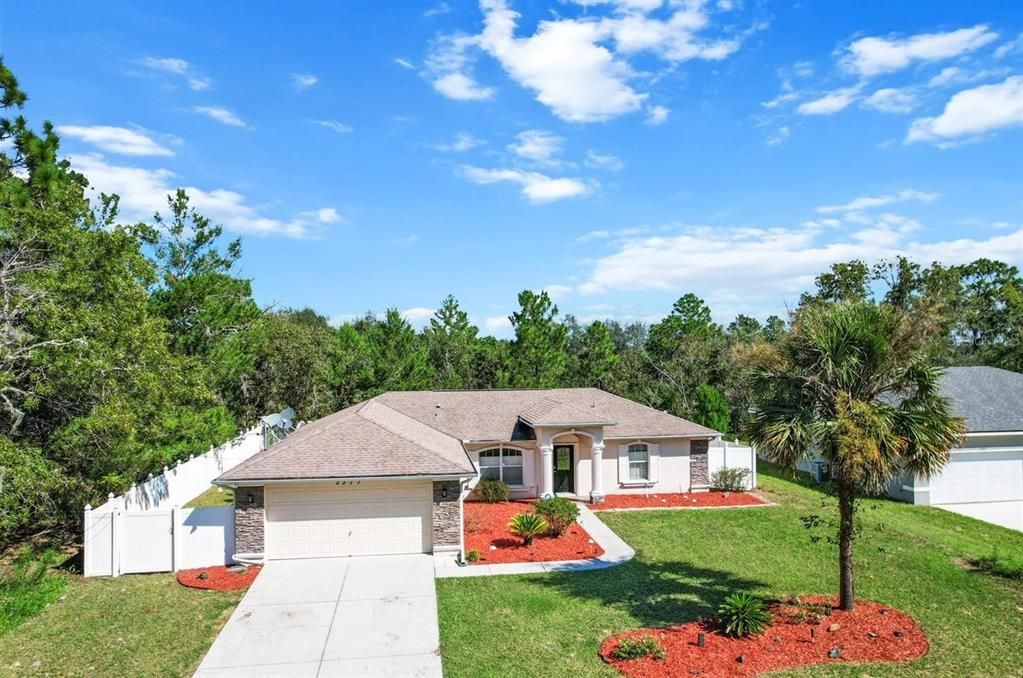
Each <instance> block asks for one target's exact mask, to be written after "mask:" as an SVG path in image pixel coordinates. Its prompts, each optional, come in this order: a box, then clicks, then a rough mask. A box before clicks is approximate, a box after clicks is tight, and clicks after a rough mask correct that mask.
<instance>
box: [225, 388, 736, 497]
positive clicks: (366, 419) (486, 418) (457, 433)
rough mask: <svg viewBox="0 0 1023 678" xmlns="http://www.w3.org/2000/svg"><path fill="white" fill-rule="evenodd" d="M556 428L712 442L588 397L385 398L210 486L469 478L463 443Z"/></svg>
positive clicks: (700, 430)
mask: <svg viewBox="0 0 1023 678" xmlns="http://www.w3.org/2000/svg"><path fill="white" fill-rule="evenodd" d="M555 425H557V426H565V427H577V428H583V427H584V426H603V427H604V437H605V438H616V437H617V438H627V437H628V438H641V437H651V436H664V437H670V436H679V437H712V436H716V435H718V434H717V432H716V431H712V430H711V429H709V428H706V427H704V426H700V425H699V424H694V423H693V422H691V421H686V420H685V419H680V418H679V417H675V416H672V415H670V414H666V413H664V412H659V411H657V410H655V409H653V408H650V407H647V406H645V405H641V404H639V403H637V402H633V401H631V400H626V399H625V398H620V397H618V396H615V395H612V394H610V393H606V392H604V391H601V390H599V389H595V388H566V389H528V390H489V391H392V392H390V393H384V394H383V395H379V396H377V397H376V398H372V399H370V400H367V401H366V402H364V403H360V404H358V405H354V406H352V407H349V408H348V409H345V410H341V411H340V412H337V413H335V414H332V415H330V416H327V417H324V418H323V419H319V420H317V421H314V422H312V423H309V424H306V425H305V426H302V427H301V428H299V429H298V430H297V431H296V432H295V433H292V434H291V435H290V436H288V437H287V438H285V439H284V440H282V441H281V442H279V443H277V444H276V445H274V446H272V447H270V448H268V449H266V450H264V451H262V452H260V453H259V454H256V455H255V456H253V457H251V458H250V459H248V460H247V461H245V462H243V463H241V464H239V465H238V466H236V467H234V468H233V469H231V470H230V471H228V472H227V473H224V474H223V475H222V476H220V478H218V479H217V480H218V481H221V482H225V483H232V482H244V481H258V480H287V479H296V480H297V479H313V478H359V477H370V476H372V477H384V476H416V475H421V476H439V475H471V474H474V473H475V469H474V467H473V465H472V461H471V460H470V459H469V456H468V454H467V453H466V451H465V448H464V446H463V445H462V443H463V442H473V441H512V440H523V439H531V438H533V437H534V432H533V430H532V428H531V427H533V426H555Z"/></svg>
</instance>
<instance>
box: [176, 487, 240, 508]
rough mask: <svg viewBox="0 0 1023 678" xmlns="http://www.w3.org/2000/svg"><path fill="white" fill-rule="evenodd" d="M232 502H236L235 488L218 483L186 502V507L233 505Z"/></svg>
mask: <svg viewBox="0 0 1023 678" xmlns="http://www.w3.org/2000/svg"><path fill="white" fill-rule="evenodd" d="M232 504H234V490H232V489H231V488H230V487H217V486H216V485H210V487H209V489H208V490H206V491H205V492H203V493H202V494H200V495H199V496H198V497H196V498H195V499H193V500H192V501H190V502H188V503H187V504H185V506H184V508H202V507H204V506H231V505H232Z"/></svg>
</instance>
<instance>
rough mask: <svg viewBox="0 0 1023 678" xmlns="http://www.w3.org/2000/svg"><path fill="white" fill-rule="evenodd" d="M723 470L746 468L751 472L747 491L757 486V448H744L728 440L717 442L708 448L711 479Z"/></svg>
mask: <svg viewBox="0 0 1023 678" xmlns="http://www.w3.org/2000/svg"><path fill="white" fill-rule="evenodd" d="M723 468H744V469H747V470H749V475H748V476H746V489H748V490H752V489H754V488H755V487H756V486H757V452H756V449H755V448H752V447H743V446H741V445H739V444H738V443H730V442H728V441H726V440H715V441H713V442H712V443H711V444H710V447H709V448H707V473H708V474H709V477H710V478H713V477H714V474H715V473H716V472H717V471H720V470H721V469H723Z"/></svg>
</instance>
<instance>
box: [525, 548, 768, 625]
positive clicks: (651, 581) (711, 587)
mask: <svg viewBox="0 0 1023 678" xmlns="http://www.w3.org/2000/svg"><path fill="white" fill-rule="evenodd" d="M540 581H541V582H542V584H543V585H544V586H549V587H551V588H554V589H557V590H558V591H560V592H562V593H565V594H566V595H570V596H573V597H575V598H579V599H593V600H597V601H599V602H600V603H601V604H603V605H607V606H610V607H615V608H620V609H623V610H625V611H626V612H628V613H629V614H630V615H632V616H633V617H635V618H636V619H637V620H639V621H640V623H641V624H642V625H643V626H671V625H675V624H684V623H686V622H690V621H693V620H695V619H697V618H699V617H713V616H715V615H716V614H717V608H718V605H720V604H721V601H723V600H724V599H725V597H726V596H728V595H730V594H732V593H735V592H737V591H751V592H756V590H757V589H766V588H767V584H766V583H764V582H762V581H758V580H756V579H747V578H744V577H741V576H736V575H735V574H733V573H731V572H724V571H722V570H714V569H710V568H706V567H698V566H696V565H693V564H692V563H687V562H683V561H672V562H661V563H647V562H642V561H638V560H632V561H629V562H628V563H626V564H624V565H620V566H618V567H612V568H608V569H606V570H596V571H591V572H576V573H570V574H564V575H559V576H551V577H543V578H542V579H540Z"/></svg>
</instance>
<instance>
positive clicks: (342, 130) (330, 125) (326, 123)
mask: <svg viewBox="0 0 1023 678" xmlns="http://www.w3.org/2000/svg"><path fill="white" fill-rule="evenodd" d="M313 123H315V124H317V125H319V126H320V127H326V128H327V129H329V130H333V131H334V132H337V133H338V134H348V133H349V132H351V131H352V126H351V125H346V124H345V123H343V122H340V121H338V120H313Z"/></svg>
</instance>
